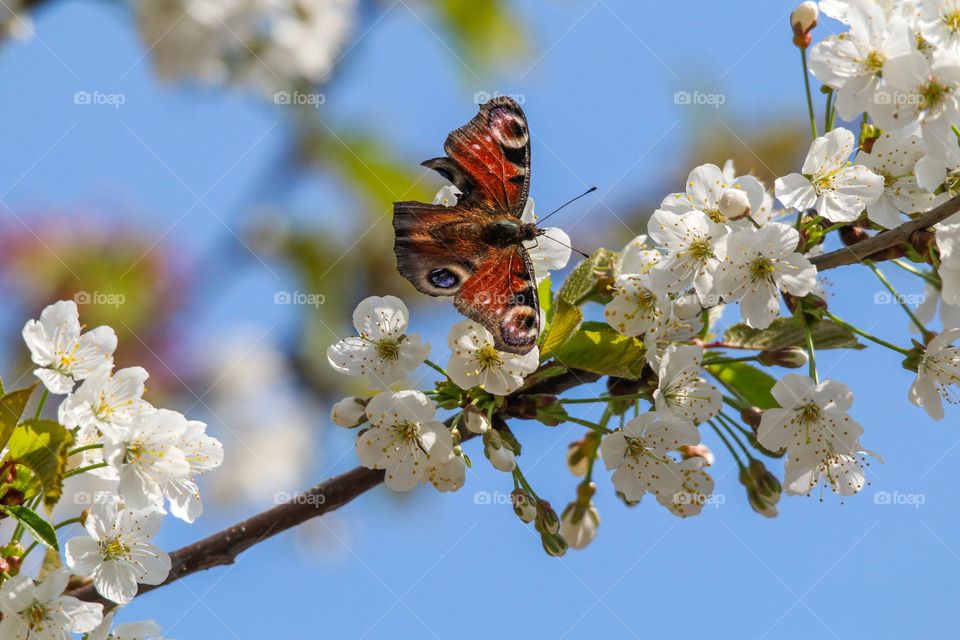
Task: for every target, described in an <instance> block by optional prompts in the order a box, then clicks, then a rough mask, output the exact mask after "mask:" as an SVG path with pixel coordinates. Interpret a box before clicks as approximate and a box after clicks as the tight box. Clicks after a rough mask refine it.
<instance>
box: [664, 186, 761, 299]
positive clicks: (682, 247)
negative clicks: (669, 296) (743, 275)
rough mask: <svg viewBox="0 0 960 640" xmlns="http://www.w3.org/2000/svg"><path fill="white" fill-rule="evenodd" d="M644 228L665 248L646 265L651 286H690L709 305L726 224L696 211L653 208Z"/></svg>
mask: <svg viewBox="0 0 960 640" xmlns="http://www.w3.org/2000/svg"><path fill="white" fill-rule="evenodd" d="M741 193H743V192H741ZM647 229H648V231H649V233H650V238H651V239H653V240H654V242H656V243H657V244H658V245H660V246H661V247H663V249H664V250H665V251H666V255H665V256H664V258H663V259H662V260H660V261H659V262H658V263H657V264H656V265H654V266H653V268H651V269H650V282H651V283H652V285H653V287H654V288H655V289H657V290H659V291H665V292H666V293H681V292H683V291H686V290H687V289H689V288H690V287H691V286H692V287H693V288H694V290H695V291H696V292H697V295H698V296H699V297H700V301H701V302H702V303H703V304H704V305H705V306H711V304H712V302H713V301H711V299H710V297H711V295H712V293H713V275H714V271H716V268H717V266H718V265H719V264H720V262H721V261H722V260H723V259H724V257H725V255H726V243H725V241H724V237H725V236H726V235H727V229H726V227H724V226H723V225H719V224H716V223H714V222H712V221H711V220H710V218H708V217H707V215H706V214H705V213H703V212H700V211H691V212H689V213H685V214H683V215H677V214H675V213H670V212H669V211H662V210H657V211H655V212H654V213H653V215H652V216H650V221H649V222H648V223H647Z"/></svg>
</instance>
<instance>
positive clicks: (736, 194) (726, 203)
mask: <svg viewBox="0 0 960 640" xmlns="http://www.w3.org/2000/svg"><path fill="white" fill-rule="evenodd" d="M717 208H718V209H719V210H720V213H721V215H723V217H724V218H726V219H727V220H736V219H737V218H742V217H743V216H745V215H747V214H749V213H750V199H749V198H747V192H746V191H744V190H743V189H737V188H736V187H733V188H731V189H727V190H726V191H724V192H723V195H721V196H720V201H719V202H718V203H717Z"/></svg>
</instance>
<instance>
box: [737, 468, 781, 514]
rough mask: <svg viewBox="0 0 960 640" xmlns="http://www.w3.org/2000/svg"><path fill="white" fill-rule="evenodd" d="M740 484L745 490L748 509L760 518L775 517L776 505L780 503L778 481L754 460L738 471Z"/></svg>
mask: <svg viewBox="0 0 960 640" xmlns="http://www.w3.org/2000/svg"><path fill="white" fill-rule="evenodd" d="M740 484H742V485H743V486H744V487H746V489H747V499H748V500H749V501H750V507H751V508H752V509H753V510H754V511H756V512H757V513H759V514H760V515H762V516H766V517H767V518H773V517H776V515H777V503H778V502H780V492H781V486H780V480H779V479H777V477H776V476H775V475H773V474H772V473H770V471H768V470H767V468H766V467H765V466H764V464H763V463H762V462H760V461H759V460H757V459H756V458H754V459H752V460H750V464H749V465H748V466H746V467H743V468H741V469H740Z"/></svg>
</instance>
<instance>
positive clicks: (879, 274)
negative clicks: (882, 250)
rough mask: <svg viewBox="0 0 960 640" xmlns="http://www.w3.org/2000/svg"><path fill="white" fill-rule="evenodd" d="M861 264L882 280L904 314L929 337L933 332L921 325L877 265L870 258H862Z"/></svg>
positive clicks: (924, 335)
mask: <svg viewBox="0 0 960 640" xmlns="http://www.w3.org/2000/svg"><path fill="white" fill-rule="evenodd" d="M863 264H865V265H867V267H868V268H869V269H870V270H871V271H873V273H874V274H875V275H876V276H877V278H879V279H880V282H882V283H883V286H885V287H886V288H887V291H889V292H890V295H892V296H893V298H894V299H895V300H896V301H897V304H899V305H900V308H901V309H903V310H904V311H905V312H906V314H907V315H908V316H909V317H910V321H911V322H913V324H914V325H916V327H917V329H918V330H919V331H920V333H922V334H923V337H924V339H929V338H930V337H932V336H933V332H932V331H930V330H929V329H927V328H926V327H925V326H924V325H923V323H922V322H920V319H919V318H917V316H916V315H915V314H914V313H913V310H912V309H911V308H910V305H908V304H907V303H906V302H904V301H903V298H902V297H901V296H900V294H899V293H898V292H897V290H896V289H894V288H893V285H892V284H890V281H889V280H887V277H886V276H885V275H883V272H882V271H880V269H879V268H878V267H877V265H876V264H874V263H873V262H872V261H871V260H864V261H863Z"/></svg>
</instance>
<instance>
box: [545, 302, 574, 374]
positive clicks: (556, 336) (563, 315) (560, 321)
mask: <svg viewBox="0 0 960 640" xmlns="http://www.w3.org/2000/svg"><path fill="white" fill-rule="evenodd" d="M581 320H583V311H580V307H571V306H570V305H568V304H566V303H561V304H560V305H559V306H558V308H557V313H556V315H555V316H554V318H553V322H552V323H551V324H550V327H549V328H548V329H547V333H546V334H544V336H543V340H542V342H541V345H540V359H541V360H542V359H545V358H547V357H548V356H549V355H550V354H551V353H553V352H554V351H556V349H557V347H559V346H560V345H562V344H563V343H564V342H566V341H567V339H568V338H569V337H570V336H571V335H573V332H574V331H576V330H577V327H578V326H579V325H580V321H581Z"/></svg>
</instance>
